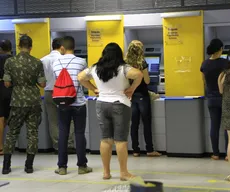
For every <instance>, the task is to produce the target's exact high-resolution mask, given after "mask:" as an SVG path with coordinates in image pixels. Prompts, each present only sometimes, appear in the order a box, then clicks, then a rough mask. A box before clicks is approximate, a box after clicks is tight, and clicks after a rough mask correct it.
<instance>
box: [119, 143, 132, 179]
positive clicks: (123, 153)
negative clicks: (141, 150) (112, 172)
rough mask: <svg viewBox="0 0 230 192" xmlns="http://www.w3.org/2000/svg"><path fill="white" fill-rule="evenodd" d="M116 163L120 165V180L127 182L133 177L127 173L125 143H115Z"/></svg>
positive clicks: (126, 148) (126, 144)
mask: <svg viewBox="0 0 230 192" xmlns="http://www.w3.org/2000/svg"><path fill="white" fill-rule="evenodd" d="M115 144H116V151H117V156H118V161H119V164H120V179H121V180H122V181H127V180H129V179H131V178H133V177H134V176H133V175H132V174H131V173H129V172H128V168H127V161H128V143H127V142H115Z"/></svg>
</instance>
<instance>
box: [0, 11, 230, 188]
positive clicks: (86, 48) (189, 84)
mask: <svg viewBox="0 0 230 192" xmlns="http://www.w3.org/2000/svg"><path fill="white" fill-rule="evenodd" d="M228 13H229V10H221V11H220V10H215V11H190V12H173V13H151V14H127V15H103V16H87V17H69V18H37V19H30V18H28V19H13V20H0V39H9V40H10V41H11V42H12V45H13V51H12V52H13V54H14V55H15V54H16V53H18V51H19V50H18V39H19V37H20V34H27V35H29V36H31V37H32V39H33V49H32V52H31V54H32V55H33V56H35V57H37V58H42V57H43V56H45V55H47V54H49V53H50V51H51V43H52V40H53V39H54V38H56V37H62V36H65V35H70V36H72V37H74V39H75V41H76V48H75V52H74V54H75V55H76V56H77V57H82V58H85V59H86V61H87V64H88V66H92V65H93V64H94V63H96V62H97V60H98V59H99V57H100V56H101V53H102V50H103V49H104V47H105V46H106V45H107V44H108V43H110V42H116V43H118V44H119V45H120V47H121V48H122V49H123V52H124V55H125V53H126V52H127V49H128V45H129V43H130V42H131V41H132V40H139V41H141V42H142V43H143V45H144V54H145V60H146V62H147V63H148V71H149V75H150V84H149V85H148V88H149V90H150V91H152V92H155V93H158V94H160V98H159V99H156V100H154V101H152V103H151V107H152V134H153V142H154V147H155V149H156V151H159V152H161V153H162V154H163V156H161V157H153V158H149V157H145V155H143V156H141V157H139V158H135V157H133V156H132V145H131V139H130V137H129V142H128V149H129V152H130V157H129V160H128V161H129V163H128V166H129V169H130V171H131V172H133V173H134V174H136V175H140V176H141V177H143V178H144V179H145V180H146V181H158V182H162V183H163V185H164V187H165V190H164V191H168V192H170V191H172V192H173V191H183V190H184V191H230V183H229V182H227V181H224V177H226V176H227V175H229V174H230V165H229V164H228V163H227V162H226V161H224V160H220V161H213V160H211V159H210V156H211V154H212V147H211V141H210V115H209V112H208V107H207V101H206V99H205V97H204V96H205V91H204V83H203V79H202V74H201V72H200V66H201V63H202V62H203V60H204V59H207V58H208V55H206V47H207V46H208V44H209V43H210V41H211V40H212V39H213V38H219V39H221V40H222V41H223V42H224V51H223V55H222V57H223V58H226V59H227V54H228V52H229V50H230V35H229V34H230V17H228ZM84 93H85V95H86V98H87V125H86V132H85V136H86V139H87V152H88V154H87V157H88V159H89V165H90V166H91V167H93V169H94V171H93V173H92V174H88V175H83V176H79V175H77V172H76V170H75V169H77V168H76V155H69V172H70V173H69V174H68V175H67V176H65V177H61V176H60V177H59V176H57V175H55V174H54V170H55V168H56V163H57V155H54V154H53V149H52V142H51V139H50V134H49V129H48V120H47V112H46V110H45V107H44V105H43V106H42V107H43V112H42V123H41V124H40V127H39V149H38V150H39V153H38V155H37V156H36V160H35V163H34V166H35V170H36V171H35V173H34V174H33V175H29V176H28V175H26V174H24V172H23V170H22V166H23V165H24V164H23V163H24V152H25V150H26V147H27V139H26V137H27V135H26V133H27V131H26V127H25V126H23V128H22V129H21V133H20V136H19V138H18V141H17V144H16V152H15V155H14V156H13V159H12V169H14V171H13V172H12V174H10V175H7V176H1V177H0V182H1V181H4V182H8V183H9V185H7V186H5V187H2V188H0V191H1V190H6V189H7V190H8V191H17V189H19V188H20V190H22V191H24V192H26V191H31V190H33V191H34V192H35V191H36V192H37V191H55V192H57V191H68V192H74V191H80V190H84V191H106V189H109V188H111V187H113V186H114V185H121V186H122V185H124V186H125V184H124V183H121V182H120V181H119V179H118V178H119V168H118V163H117V157H116V155H114V156H113V158H112V161H111V169H112V174H113V175H114V180H110V181H103V180H102V179H101V175H102V173H101V172H102V164H101V159H100V155H99V154H100V150H99V148H100V137H101V135H100V129H99V126H98V122H97V116H96V109H95V105H96V96H95V95H94V94H93V93H92V92H90V91H88V90H87V89H84ZM43 96H44V90H42V89H41V97H42V99H43ZM6 132H7V129H6ZM139 145H140V148H141V151H142V152H143V154H144V152H145V140H144V133H143V125H142V123H141V125H140V128H139ZM219 147H220V152H221V154H222V155H223V158H225V156H226V147H225V140H224V130H221V131H220V139H219ZM113 152H114V154H115V148H114V149H113ZM2 159H3V158H2V156H0V160H1V161H2ZM111 190H112V189H111ZM114 190H115V189H114ZM123 191H126V189H124V190H123Z"/></svg>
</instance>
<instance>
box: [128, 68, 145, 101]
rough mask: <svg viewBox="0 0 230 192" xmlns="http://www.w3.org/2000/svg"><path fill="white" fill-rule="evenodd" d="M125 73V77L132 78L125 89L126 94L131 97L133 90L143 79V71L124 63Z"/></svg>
mask: <svg viewBox="0 0 230 192" xmlns="http://www.w3.org/2000/svg"><path fill="white" fill-rule="evenodd" d="M125 74H126V78H127V79H132V80H133V83H132V85H131V86H130V87H129V88H128V89H126V90H125V94H126V96H127V97H128V98H130V99H131V97H132V95H133V93H134V91H135V90H136V88H137V87H138V86H139V85H140V83H141V81H142V79H143V73H142V72H141V71H140V70H138V69H135V68H133V67H130V66H129V65H126V66H125Z"/></svg>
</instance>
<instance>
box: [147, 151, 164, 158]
mask: <svg viewBox="0 0 230 192" xmlns="http://www.w3.org/2000/svg"><path fill="white" fill-rule="evenodd" d="M161 155H162V154H161V153H159V152H157V151H153V152H151V153H147V156H148V157H160V156H161Z"/></svg>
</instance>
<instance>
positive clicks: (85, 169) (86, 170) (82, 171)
mask: <svg viewBox="0 0 230 192" xmlns="http://www.w3.org/2000/svg"><path fill="white" fill-rule="evenodd" d="M91 172H93V169H92V168H90V167H87V166H86V167H79V168H78V174H79V175H82V174H87V173H91Z"/></svg>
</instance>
